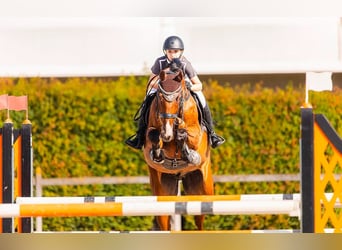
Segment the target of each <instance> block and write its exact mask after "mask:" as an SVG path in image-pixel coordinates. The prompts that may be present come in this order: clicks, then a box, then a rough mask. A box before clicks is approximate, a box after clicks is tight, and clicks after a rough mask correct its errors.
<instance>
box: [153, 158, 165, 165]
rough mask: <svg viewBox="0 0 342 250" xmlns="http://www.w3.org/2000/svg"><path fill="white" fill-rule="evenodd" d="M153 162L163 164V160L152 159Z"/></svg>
mask: <svg viewBox="0 0 342 250" xmlns="http://www.w3.org/2000/svg"><path fill="white" fill-rule="evenodd" d="M153 162H155V163H157V164H160V165H161V164H163V163H164V159H153Z"/></svg>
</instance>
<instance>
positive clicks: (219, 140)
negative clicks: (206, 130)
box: [210, 133, 226, 148]
mask: <svg viewBox="0 0 342 250" xmlns="http://www.w3.org/2000/svg"><path fill="white" fill-rule="evenodd" d="M210 140H211V147H212V148H217V147H218V146H220V145H222V144H223V143H224V142H225V141H226V140H225V139H224V138H223V137H222V136H219V135H217V134H215V133H213V134H212V135H211V136H210Z"/></svg>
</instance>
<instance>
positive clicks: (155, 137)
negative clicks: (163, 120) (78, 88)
mask: <svg viewBox="0 0 342 250" xmlns="http://www.w3.org/2000/svg"><path fill="white" fill-rule="evenodd" d="M147 136H148V139H149V140H150V141H151V142H152V144H158V143H159V140H160V132H159V130H158V129H151V130H150V131H149V132H148V135H147Z"/></svg>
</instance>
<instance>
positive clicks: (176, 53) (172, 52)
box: [166, 49, 182, 61]
mask: <svg viewBox="0 0 342 250" xmlns="http://www.w3.org/2000/svg"><path fill="white" fill-rule="evenodd" d="M181 54H182V51H181V50H180V49H168V50H166V56H167V58H168V59H169V60H170V61H172V59H174V58H179V57H180V56H181Z"/></svg>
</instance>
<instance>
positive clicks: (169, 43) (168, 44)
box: [163, 36, 184, 51]
mask: <svg viewBox="0 0 342 250" xmlns="http://www.w3.org/2000/svg"><path fill="white" fill-rule="evenodd" d="M168 49H179V50H184V43H183V41H182V39H180V38H179V37H178V36H169V37H168V38H166V40H165V42H164V45H163V50H164V51H166V50H168Z"/></svg>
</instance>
